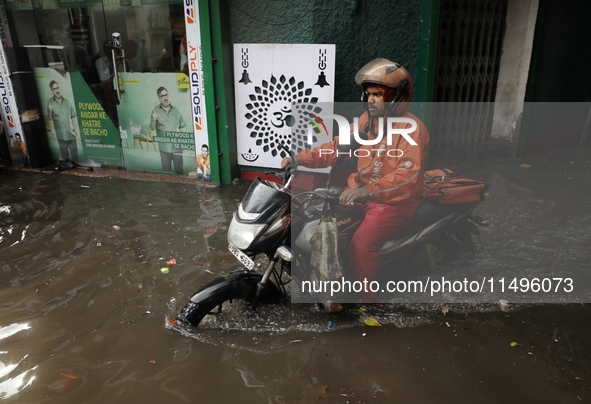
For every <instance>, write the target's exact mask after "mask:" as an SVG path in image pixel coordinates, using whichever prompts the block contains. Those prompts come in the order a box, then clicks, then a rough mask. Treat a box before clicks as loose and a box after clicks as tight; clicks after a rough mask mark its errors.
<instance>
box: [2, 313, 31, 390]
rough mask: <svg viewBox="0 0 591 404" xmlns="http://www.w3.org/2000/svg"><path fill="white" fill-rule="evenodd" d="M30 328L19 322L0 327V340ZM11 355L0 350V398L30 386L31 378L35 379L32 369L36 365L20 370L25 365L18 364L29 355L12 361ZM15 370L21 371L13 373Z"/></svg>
mask: <svg viewBox="0 0 591 404" xmlns="http://www.w3.org/2000/svg"><path fill="white" fill-rule="evenodd" d="M30 328H31V327H30V326H29V324H19V323H15V324H11V325H8V326H5V327H0V340H4V339H8V338H10V337H11V336H13V335H15V334H17V333H19V332H21V331H24V330H29V329H30ZM4 342H5V341H3V344H2V345H3V346H5V345H6V344H5V343H4ZM11 356H13V355H10V354H9V352H8V351H0V398H4V399H7V398H10V397H12V396H14V395H15V394H17V393H18V392H20V391H22V390H23V389H25V388H26V387H28V386H30V385H31V384H32V383H33V380H35V376H34V371H35V369H37V366H33V367H32V368H30V369H27V370H24V371H22V370H23V369H22V368H23V366H25V365H24V364H23V366H20V365H21V363H23V362H24V361H25V359H26V358H27V357H28V356H29V355H25V356H24V357H22V358H21V359H19V360H17V361H16V362H14V358H12V357H11ZM15 370H16V371H17V372H18V371H21V373H19V374H14V373H15V372H14V371H15ZM31 373H32V374H31Z"/></svg>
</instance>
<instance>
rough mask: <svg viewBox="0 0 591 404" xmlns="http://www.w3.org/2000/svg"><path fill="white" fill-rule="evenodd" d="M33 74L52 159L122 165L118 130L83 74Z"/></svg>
mask: <svg viewBox="0 0 591 404" xmlns="http://www.w3.org/2000/svg"><path fill="white" fill-rule="evenodd" d="M34 72H35V79H36V81H37V89H38V92H39V101H40V104H41V106H42V108H41V109H42V113H43V119H44V121H45V122H44V123H45V129H46V131H47V138H48V141H49V147H50V150H51V157H52V159H53V160H55V161H57V160H59V159H63V160H67V159H70V160H73V161H75V162H78V163H81V164H87V165H96V164H105V165H116V166H120V165H122V162H121V145H120V141H119V136H118V130H117V129H116V128H115V126H114V125H113V123H112V122H111V120H110V119H109V117H108V116H107V114H106V113H105V111H104V110H103V109H102V107H101V105H100V104H99V102H98V101H97V99H96V97H95V96H94V94H93V93H92V91H91V90H90V89H89V88H88V85H87V84H86V82H85V81H84V79H83V78H82V76H80V73H79V72H72V73H65V74H63V75H62V74H61V73H59V72H58V71H56V70H54V69H51V68H46V67H45V68H35V69H34ZM58 100H61V101H58Z"/></svg>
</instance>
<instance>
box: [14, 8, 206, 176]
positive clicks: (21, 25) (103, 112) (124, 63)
mask: <svg viewBox="0 0 591 404" xmlns="http://www.w3.org/2000/svg"><path fill="white" fill-rule="evenodd" d="M4 7H5V9H6V15H7V21H8V23H9V24H10V27H11V29H10V32H9V33H10V34H11V38H9V40H10V42H8V43H5V48H8V49H10V47H14V49H17V50H18V51H19V52H20V54H21V55H24V54H26V55H27V56H28V59H29V64H30V71H31V72H32V74H31V77H32V78H33V79H34V83H35V85H36V95H32V94H30V93H28V94H25V95H24V96H25V97H32V96H34V97H37V98H38V100H37V101H38V104H37V105H38V109H37V111H38V114H37V116H38V119H39V120H41V121H42V130H44V131H45V136H46V138H47V144H48V149H49V153H50V155H51V160H52V161H58V160H60V159H64V160H66V159H70V160H73V161H75V162H77V163H79V164H82V165H88V166H98V165H101V166H105V165H108V166H117V167H125V168H126V169H130V170H140V171H154V172H166V173H171V174H177V175H194V174H199V176H200V177H201V176H203V177H204V178H210V177H209V175H210V172H209V166H208V165H209V161H210V159H209V156H208V152H209V139H208V136H207V131H206V128H205V127H204V126H205V125H195V124H194V123H195V122H196V121H197V122H199V120H200V119H201V117H197V118H198V119H197V118H196V117H195V112H196V111H195V109H194V108H193V107H192V104H193V103H192V99H193V98H194V97H193V91H192V83H191V79H190V77H192V76H193V75H192V74H191V72H193V71H198V72H199V73H201V66H200V65H195V64H193V66H190V65H191V63H189V62H190V61H189V60H188V58H187V53H188V52H187V49H188V46H187V36H186V34H187V28H186V27H187V24H186V22H185V14H186V11H185V7H186V5H184V4H183V3H182V2H181V1H180V0H102V1H101V0H24V1H23V0H7V1H6V2H5V3H4ZM192 40H193V42H194V41H195V39H194V38H193V39H192ZM197 40H199V38H197ZM6 45H8V46H6ZM17 53H18V52H17ZM113 61H115V63H114V62H113ZM11 70H12V77H13V82H14V80H15V77H16V76H18V75H16V74H15V73H18V72H15V71H14V70H15V68H12V69H11ZM201 76H202V74H198V75H197V76H196V77H198V78H199V79H200V77H201ZM198 84H199V83H197V84H196V83H193V85H198ZM201 88H202V86H201ZM22 109H23V108H19V110H20V112H21V117H22ZM198 112H201V111H198ZM4 118H5V117H4ZM5 119H6V118H5ZM5 127H6V125H5ZM40 127H41V126H40ZM7 139H8V142H9V144H10V145H12V144H13V143H14V135H13V136H12V137H11V136H10V135H8V134H7ZM32 146H33V145H29V149H30V148H31V147H32Z"/></svg>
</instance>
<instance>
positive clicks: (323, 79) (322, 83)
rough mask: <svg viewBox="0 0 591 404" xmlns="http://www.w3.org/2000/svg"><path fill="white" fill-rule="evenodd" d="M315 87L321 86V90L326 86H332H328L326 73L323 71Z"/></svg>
mask: <svg viewBox="0 0 591 404" xmlns="http://www.w3.org/2000/svg"><path fill="white" fill-rule="evenodd" d="M314 85H315V86H320V88H322V87H324V86H330V84H328V83H327V82H326V76H325V75H324V72H323V71H321V72H320V74H319V75H318V81H317V82H316V84H314Z"/></svg>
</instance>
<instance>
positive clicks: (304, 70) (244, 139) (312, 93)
mask: <svg viewBox="0 0 591 404" xmlns="http://www.w3.org/2000/svg"><path fill="white" fill-rule="evenodd" d="M334 72H335V45H308V44H301V45H291V44H235V45H234V88H235V89H236V132H237V134H236V135H237V139H236V142H237V148H238V164H241V165H246V166H256V167H269V168H279V167H280V163H281V159H282V158H283V157H285V156H287V152H286V151H285V150H284V149H283V148H282V147H281V145H282V144H283V145H284V146H285V147H287V148H289V147H290V146H291V143H290V142H291V129H292V128H291V127H292V126H293V124H294V114H293V113H292V111H291V108H292V103H312V104H315V103H322V102H327V103H328V102H332V101H333V99H334ZM317 140H318V141H317V142H316V144H320V143H322V141H328V140H329V138H328V137H326V138H323V139H321V138H320V137H319V138H318V139H317Z"/></svg>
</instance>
